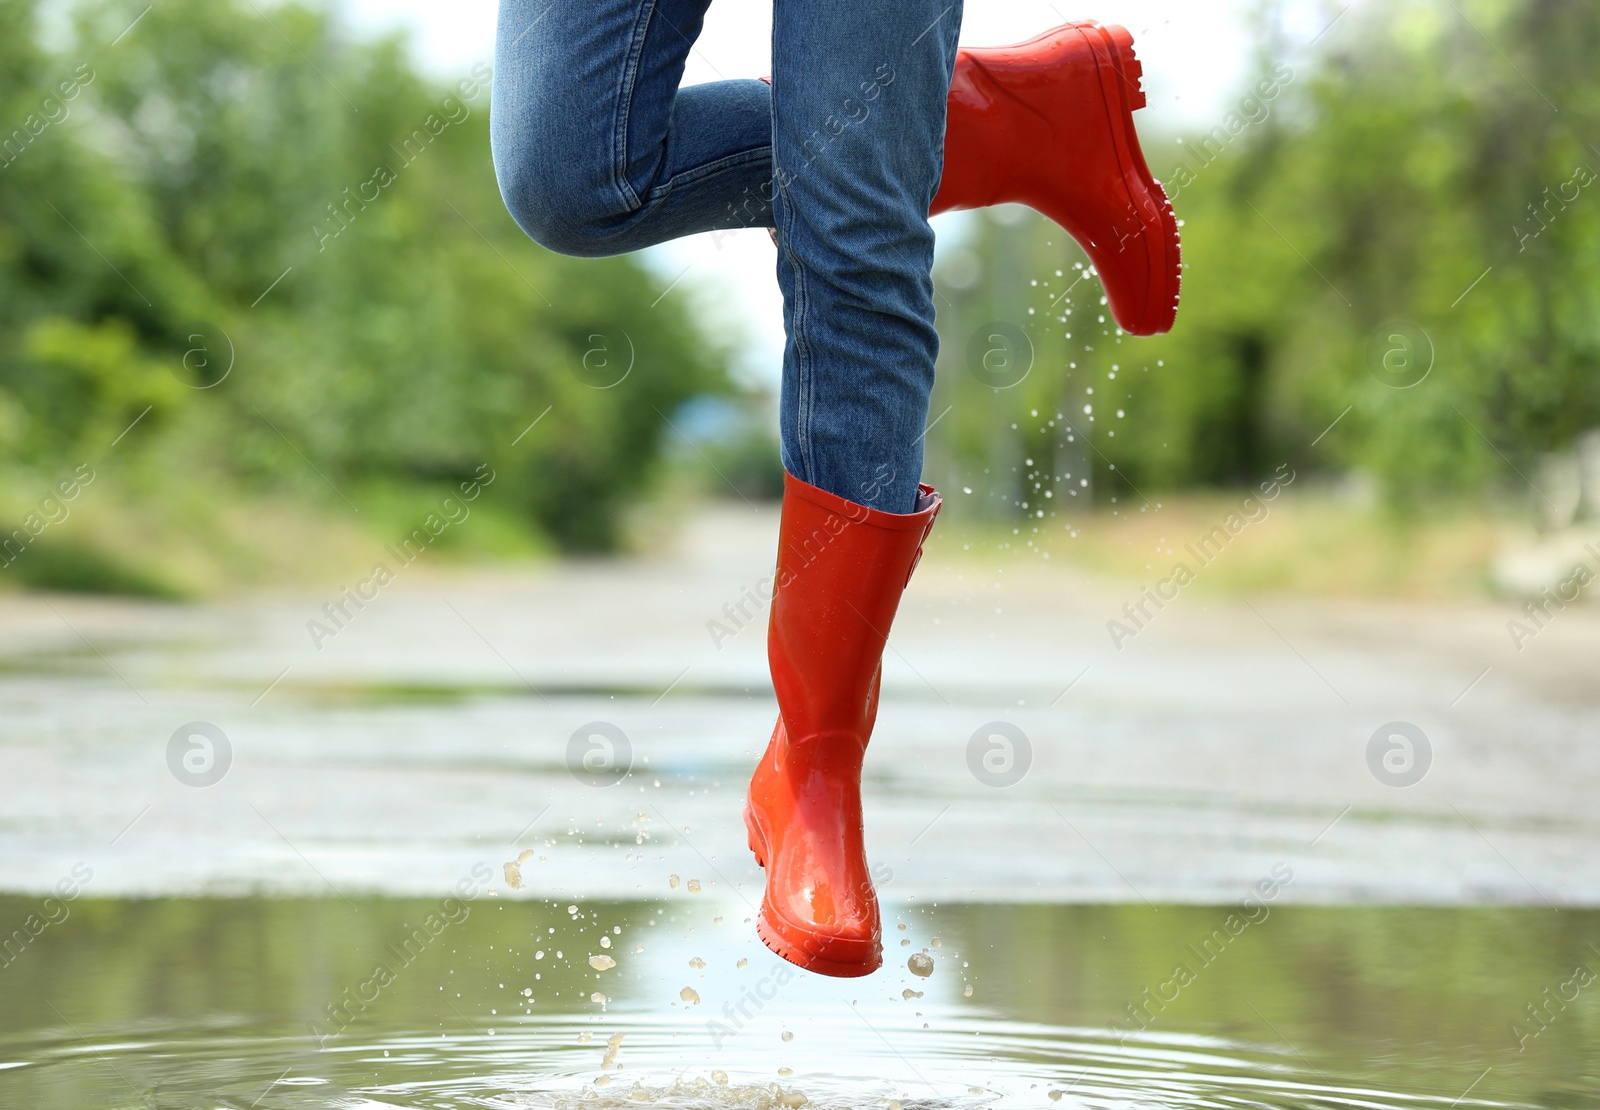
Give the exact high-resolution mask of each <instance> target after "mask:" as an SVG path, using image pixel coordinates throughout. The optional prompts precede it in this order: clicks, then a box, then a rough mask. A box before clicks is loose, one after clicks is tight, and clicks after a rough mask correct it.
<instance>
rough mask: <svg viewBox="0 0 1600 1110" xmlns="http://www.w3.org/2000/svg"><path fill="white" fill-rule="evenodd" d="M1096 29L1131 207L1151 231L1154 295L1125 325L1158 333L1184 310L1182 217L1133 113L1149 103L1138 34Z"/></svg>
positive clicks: (1149, 248) (1135, 332)
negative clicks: (1154, 170)
mask: <svg viewBox="0 0 1600 1110" xmlns="http://www.w3.org/2000/svg"><path fill="white" fill-rule="evenodd" d="M1095 30H1098V32H1099V36H1098V38H1099V41H1098V42H1096V41H1095V36H1094V34H1093V31H1089V30H1087V29H1086V34H1088V35H1089V37H1090V43H1091V45H1092V46H1093V47H1094V49H1095V52H1096V54H1098V55H1099V56H1100V57H1101V58H1102V59H1103V61H1104V62H1105V63H1106V64H1103V65H1102V66H1101V67H1100V73H1101V85H1102V87H1103V89H1104V91H1105V100H1106V108H1107V110H1108V112H1110V113H1111V119H1110V123H1111V124H1112V128H1113V131H1114V132H1115V134H1116V136H1117V162H1118V164H1119V165H1120V166H1121V167H1122V181H1123V185H1124V187H1125V188H1126V189H1127V190H1128V207H1129V210H1130V213H1131V214H1132V215H1133V217H1134V219H1136V220H1137V221H1138V223H1139V226H1140V228H1141V230H1143V231H1144V232H1145V234H1144V235H1143V236H1141V239H1142V240H1143V242H1144V244H1145V255H1146V260H1147V264H1148V271H1147V273H1148V281H1149V285H1148V297H1149V299H1148V301H1147V302H1146V308H1145V312H1144V313H1143V315H1142V316H1141V317H1140V318H1139V319H1137V320H1129V321H1128V323H1129V324H1132V325H1133V326H1132V327H1128V326H1127V325H1126V324H1125V325H1124V328H1125V330H1127V331H1128V332H1129V333H1130V334H1132V335H1158V334H1160V333H1162V332H1166V331H1170V330H1171V329H1172V325H1173V322H1174V321H1175V320H1176V319H1177V315H1178V295H1179V287H1180V285H1181V283H1182V280H1183V265H1182V261H1183V260H1182V253H1181V249H1180V246H1179V242H1178V220H1177V216H1176V215H1174V214H1173V211H1172V202H1171V201H1170V200H1168V199H1167V193H1166V190H1165V189H1163V188H1162V187H1161V183H1160V182H1159V181H1157V180H1156V179H1155V177H1154V176H1153V175H1152V174H1151V173H1150V167H1149V165H1148V164H1147V163H1146V162H1145V159H1144V151H1143V149H1142V148H1141V147H1140V145H1139V133H1138V131H1137V130H1136V129H1135V128H1134V125H1133V113H1134V112H1135V111H1137V110H1138V109H1140V108H1143V107H1144V106H1145V105H1146V103H1147V98H1146V96H1145V92H1144V86H1143V81H1142V79H1143V77H1144V66H1143V64H1142V63H1141V62H1140V61H1139V58H1138V56H1137V55H1136V54H1135V53H1134V50H1133V35H1132V34H1130V33H1129V32H1128V29H1127V28H1126V27H1118V26H1111V27H1103V26H1101V27H1096V28H1095ZM1152 225H1154V230H1152Z"/></svg>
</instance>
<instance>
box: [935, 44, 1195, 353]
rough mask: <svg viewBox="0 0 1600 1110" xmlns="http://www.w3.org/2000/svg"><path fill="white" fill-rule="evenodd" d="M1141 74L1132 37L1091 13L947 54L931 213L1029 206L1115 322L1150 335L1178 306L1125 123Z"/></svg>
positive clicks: (1166, 250)
mask: <svg viewBox="0 0 1600 1110" xmlns="http://www.w3.org/2000/svg"><path fill="white" fill-rule="evenodd" d="M1142 73H1143V69H1142V67H1141V66H1140V65H1139V61H1138V59H1137V58H1135V57H1134V54H1133V36H1132V35H1130V34H1129V33H1128V32H1127V30H1126V29H1125V28H1122V27H1102V26H1101V25H1100V24H1098V23H1093V22H1084V23H1067V24H1064V25H1062V26H1060V27H1057V28H1056V29H1055V30H1053V31H1047V32H1045V33H1044V34H1042V35H1040V36H1038V37H1037V38H1032V39H1029V40H1028V41H1027V42H1023V43H1018V44H1017V45H1015V46H1001V47H995V48H992V49H991V48H986V49H981V50H960V51H957V53H956V64H955V77H954V80H953V81H952V82H951V85H950V98H949V101H948V110H949V116H948V121H947V122H946V124H945V139H944V176H943V177H942V178H941V179H940V181H939V192H938V194H937V195H936V196H935V197H934V199H933V206H932V209H931V212H947V211H950V210H952V209H956V208H983V207H985V206H987V205H991V204H1001V203H1004V202H1007V201H1013V202H1017V203H1021V204H1026V205H1028V206H1029V207H1030V208H1034V209H1037V210H1038V211H1039V212H1042V213H1044V214H1045V215H1046V216H1048V217H1050V218H1051V219H1052V220H1054V221H1055V222H1056V223H1058V224H1060V225H1061V226H1062V227H1063V228H1065V229H1066V230H1067V232H1068V233H1070V234H1071V235H1072V237H1073V238H1074V239H1076V240H1077V241H1078V244H1079V245H1080V246H1082V247H1083V249H1084V251H1085V252H1086V253H1087V254H1088V255H1089V259H1090V261H1091V262H1093V263H1094V268H1095V270H1096V271H1097V272H1098V273H1099V275H1100V282H1101V284H1102V285H1103V286H1104V287H1105V291H1106V299H1107V300H1108V301H1110V303H1111V312H1112V314H1113V315H1114V316H1115V317H1116V320H1117V323H1118V324H1120V325H1122V328H1123V330H1125V331H1128V332H1131V333H1133V334H1134V335H1155V334H1158V333H1160V332H1164V331H1168V330H1170V329H1171V327H1172V322H1173V319H1174V318H1175V317H1176V315H1177V312H1178V280H1179V265H1178V261H1179V259H1178V223H1177V220H1176V219H1175V218H1174V217H1173V215H1172V205H1171V204H1170V203H1169V202H1168V201H1167V195H1166V193H1165V192H1164V191H1162V188H1161V185H1160V183H1159V182H1157V181H1156V179H1155V178H1153V177H1151V176H1150V169H1149V167H1148V166H1146V165H1145V161H1144V154H1143V152H1142V151H1141V150H1140V148H1139V136H1138V134H1137V133H1136V132H1135V131H1134V128H1133V112H1134V110H1135V109H1138V108H1143V107H1144V104H1145V96H1144V91H1143V89H1141V88H1140V84H1139V79H1140V77H1141V75H1142Z"/></svg>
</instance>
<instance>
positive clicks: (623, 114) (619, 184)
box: [611, 0, 656, 209]
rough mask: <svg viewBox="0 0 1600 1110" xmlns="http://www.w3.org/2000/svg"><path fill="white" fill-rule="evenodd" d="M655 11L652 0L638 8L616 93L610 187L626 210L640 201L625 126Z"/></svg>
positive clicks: (654, 4) (631, 108)
mask: <svg viewBox="0 0 1600 1110" xmlns="http://www.w3.org/2000/svg"><path fill="white" fill-rule="evenodd" d="M655 10H656V0H644V3H643V4H641V5H640V6H639V18H638V19H637V20H636V21H635V23H634V27H633V41H632V42H631V43H629V45H628V64H627V65H626V66H624V67H623V70H622V85H621V87H620V88H618V89H617V122H616V129H615V131H614V133H613V134H612V136H611V155H612V157H611V184H612V187H613V188H615V189H616V190H617V194H618V195H619V196H621V198H622V203H623V204H624V205H626V206H627V207H628V208H630V209H637V208H638V207H639V206H640V200H639V194H638V193H636V192H634V189H633V184H632V183H631V182H630V181H629V180H628V172H627V171H628V123H629V119H630V116H631V115H632V112H633V95H634V89H635V87H636V85H637V82H638V78H639V59H640V58H641V57H642V56H643V55H644V40H645V38H646V37H647V36H648V35H649V33H650V20H651V18H652V17H653V16H654V15H655Z"/></svg>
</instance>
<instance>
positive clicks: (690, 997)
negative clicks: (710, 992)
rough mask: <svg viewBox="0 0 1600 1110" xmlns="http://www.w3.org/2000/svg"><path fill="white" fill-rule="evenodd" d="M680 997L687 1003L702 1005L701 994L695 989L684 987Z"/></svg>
mask: <svg viewBox="0 0 1600 1110" xmlns="http://www.w3.org/2000/svg"><path fill="white" fill-rule="evenodd" d="M678 997H679V998H681V999H683V1000H684V1001H685V1002H692V1003H694V1004H695V1005H696V1006H698V1005H700V992H699V991H697V990H695V989H694V988H693V987H684V988H683V989H682V990H681V991H679V992H678Z"/></svg>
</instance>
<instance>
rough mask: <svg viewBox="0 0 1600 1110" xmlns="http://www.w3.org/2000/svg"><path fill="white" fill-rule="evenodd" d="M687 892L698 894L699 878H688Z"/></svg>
mask: <svg viewBox="0 0 1600 1110" xmlns="http://www.w3.org/2000/svg"><path fill="white" fill-rule="evenodd" d="M689 893H690V894H699V893H700V880H699V879H690V880H689Z"/></svg>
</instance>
